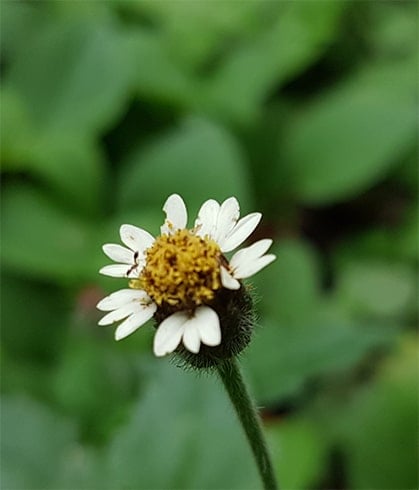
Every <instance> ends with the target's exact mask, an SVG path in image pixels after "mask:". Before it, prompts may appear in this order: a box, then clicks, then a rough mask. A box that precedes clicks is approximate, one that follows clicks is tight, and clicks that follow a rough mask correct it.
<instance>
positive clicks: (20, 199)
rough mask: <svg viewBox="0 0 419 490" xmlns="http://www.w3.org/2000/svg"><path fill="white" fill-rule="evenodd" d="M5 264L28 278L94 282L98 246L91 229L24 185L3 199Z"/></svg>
mask: <svg viewBox="0 0 419 490" xmlns="http://www.w3.org/2000/svg"><path fill="white" fill-rule="evenodd" d="M1 227H2V231H3V243H2V247H1V256H2V260H3V264H4V265H6V266H8V267H9V268H11V269H13V270H17V271H20V272H21V273H23V274H24V275H35V276H37V277H41V278H54V279H57V280H60V281H62V280H63V281H66V282H67V281H69V282H74V281H80V280H86V279H91V278H94V277H96V274H97V270H98V268H99V266H100V264H101V260H102V258H101V255H102V254H101V251H100V245H101V243H102V242H98V243H97V242H95V241H94V240H93V235H92V233H91V231H90V230H89V227H88V226H87V225H86V224H85V223H83V222H81V221H80V220H78V219H76V218H74V217H73V216H71V215H69V214H68V213H66V212H64V211H62V210H61V209H59V208H58V207H57V206H56V204H54V203H53V202H52V201H49V200H48V199H47V198H46V197H45V196H43V195H42V194H41V193H40V192H39V191H37V190H35V189H34V188H31V187H29V186H26V185H20V186H8V187H7V188H6V189H4V190H3V194H2V214H1Z"/></svg>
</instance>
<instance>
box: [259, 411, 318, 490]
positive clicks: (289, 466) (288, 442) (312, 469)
mask: <svg viewBox="0 0 419 490" xmlns="http://www.w3.org/2000/svg"><path fill="white" fill-rule="evenodd" d="M267 436H268V441H269V443H270V444H269V445H270V446H271V450H272V455H273V463H274V467H275V470H276V473H277V475H278V480H279V481H280V484H281V487H282V488H290V489H291V488H293V489H299V488H316V487H314V485H315V483H316V482H317V481H318V478H319V477H320V476H321V474H322V471H323V469H324V466H325V465H326V457H327V453H326V449H327V448H326V444H325V439H324V437H323V434H322V433H321V432H320V430H319V428H318V427H316V425H314V424H313V423H312V422H310V421H308V420H304V419H303V418H296V419H291V420H285V421H284V422H281V423H280V424H277V425H276V426H273V427H268V432H267Z"/></svg>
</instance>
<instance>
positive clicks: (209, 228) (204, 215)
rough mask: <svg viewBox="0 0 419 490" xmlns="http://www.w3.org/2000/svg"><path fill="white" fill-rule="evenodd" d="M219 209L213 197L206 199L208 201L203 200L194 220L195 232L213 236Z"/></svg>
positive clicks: (202, 235) (199, 234) (200, 234)
mask: <svg viewBox="0 0 419 490" xmlns="http://www.w3.org/2000/svg"><path fill="white" fill-rule="evenodd" d="M219 211H220V205H219V204H218V202H217V201H215V200H214V199H208V201H205V202H204V204H203V205H202V206H201V209H200V210H199V212H198V217H197V219H196V220H195V228H196V234H197V235H198V236H201V237H204V236H206V235H208V236H209V237H211V238H215V230H216V227H217V218H218V213H219Z"/></svg>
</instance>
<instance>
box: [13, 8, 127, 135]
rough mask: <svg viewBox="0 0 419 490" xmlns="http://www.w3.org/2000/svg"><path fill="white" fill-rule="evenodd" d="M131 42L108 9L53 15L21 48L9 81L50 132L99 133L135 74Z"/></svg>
mask: <svg viewBox="0 0 419 490" xmlns="http://www.w3.org/2000/svg"><path fill="white" fill-rule="evenodd" d="M127 43H128V40H127V38H126V37H125V36H123V35H122V34H121V32H120V31H119V30H118V27H117V25H115V23H113V22H110V18H109V17H108V16H106V15H97V16H96V17H93V16H85V17H80V18H77V17H68V18H59V17H57V18H53V17H52V18H51V21H50V22H49V23H47V25H46V26H45V27H44V29H42V30H40V31H38V32H37V36H36V37H34V38H33V39H32V42H31V43H30V44H28V45H26V44H25V46H24V49H22V50H21V51H19V52H18V53H17V54H16V57H15V58H14V60H13V62H12V64H11V67H10V70H9V72H8V73H7V76H6V80H5V83H6V85H7V86H11V87H12V88H13V89H14V90H16V91H17V92H18V93H19V94H20V95H21V96H22V99H23V102H24V104H25V105H26V106H27V108H28V112H29V114H30V116H31V118H32V119H33V121H34V124H36V125H37V127H39V130H40V132H42V131H47V132H48V136H49V137H53V135H54V134H57V133H58V134H59V133H63V132H73V133H77V134H84V133H86V132H89V133H92V132H93V133H96V132H97V131H98V130H101V129H103V128H104V127H106V126H107V125H108V124H109V123H110V122H111V121H112V120H113V119H114V118H115V116H116V115H117V114H118V113H119V111H120V110H121V108H122V107H123V105H124V104H125V101H126V97H127V90H128V88H129V86H130V84H131V82H132V79H133V64H132V61H133V55H132V52H131V51H130V50H128V49H127V47H128V45H127Z"/></svg>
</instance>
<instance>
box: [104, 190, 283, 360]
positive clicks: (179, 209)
mask: <svg viewBox="0 0 419 490" xmlns="http://www.w3.org/2000/svg"><path fill="white" fill-rule="evenodd" d="M163 211H164V212H165V213H166V220H165V222H164V223H163V225H162V226H161V229H160V232H161V234H160V235H159V236H157V237H156V238H155V237H153V236H152V235H151V234H150V233H148V232H147V231H145V230H143V229H141V228H137V227H136V226H133V225H122V226H121V228H120V236H121V241H122V243H123V244H124V246H122V245H117V244H106V245H104V246H103V251H104V252H105V254H106V255H107V256H108V257H109V258H110V259H112V260H113V261H114V262H116V263H115V264H112V265H107V266H105V267H103V268H102V269H101V270H100V271H99V272H100V273H101V274H105V275H107V276H111V277H126V278H128V279H129V283H128V285H129V287H128V288H127V289H122V290H120V291H117V292H115V293H112V294H111V295H110V296H107V297H106V298H104V299H102V300H101V301H100V302H99V303H98V305H97V308H98V309H99V310H102V311H106V312H107V314H106V315H105V316H104V317H103V318H102V319H101V320H100V321H99V325H111V324H113V323H115V322H121V321H122V323H120V324H119V326H118V328H117V329H116V331H115V338H116V340H121V339H123V338H125V337H127V336H128V335H130V334H132V333H133V332H135V331H136V330H137V329H138V328H139V327H141V326H142V325H144V324H145V323H146V322H147V321H148V320H150V319H151V318H152V317H154V319H155V320H157V322H158V323H159V326H158V327H157V332H156V334H155V336H154V354H155V355H156V356H164V355H166V354H169V353H171V352H173V351H175V350H176V349H178V348H180V347H182V345H183V347H184V348H185V349H187V351H189V352H190V353H192V354H198V352H199V351H200V349H201V347H202V344H203V345H204V347H205V346H208V347H211V348H214V347H215V346H219V345H220V344H222V341H223V338H222V337H223V335H224V334H223V325H222V321H220V315H219V313H218V312H217V310H220V308H219V307H217V305H219V304H220V297H223V294H227V292H228V291H230V292H231V293H232V294H233V293H235V292H239V291H241V290H243V289H244V288H243V286H242V282H241V280H242V279H245V278H248V277H250V276H252V275H253V274H256V273H257V272H259V271H260V270H261V269H262V268H264V267H265V266H267V265H268V264H270V263H271V262H272V261H273V260H274V259H275V256H274V255H272V254H266V252H267V251H268V249H269V247H270V246H271V244H272V240H270V239H264V240H260V241H258V242H256V243H254V244H253V245H251V246H249V247H246V248H242V249H241V250H239V251H238V252H236V253H235V254H234V255H233V256H232V258H231V260H228V259H227V257H226V255H225V254H227V253H228V252H232V251H233V250H235V249H236V248H237V247H239V246H240V245H241V244H242V243H243V242H244V241H245V240H246V239H247V238H248V237H249V236H250V235H251V233H252V232H253V231H254V230H255V228H256V227H257V225H258V224H259V221H260V219H261V217H262V215H261V214H260V213H251V214H248V215H247V216H244V217H243V218H241V219H239V217H240V209H239V203H238V201H237V199H236V198H234V197H230V198H229V199H226V200H225V201H224V202H223V203H222V204H221V205H220V204H219V203H218V202H217V201H215V200H213V199H209V200H208V201H206V202H204V204H203V205H202V206H201V209H200V210H199V213H198V217H197V218H196V220H195V223H194V226H193V228H190V229H189V228H187V219H188V215H187V210H186V206H185V203H184V202H183V199H182V198H181V197H180V196H179V195H178V194H172V195H171V196H170V197H169V198H168V199H167V201H166V203H165V204H164V207H163ZM227 309H231V308H230V306H228V308H227ZM159 320H161V321H159ZM221 320H222V319H221Z"/></svg>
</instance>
